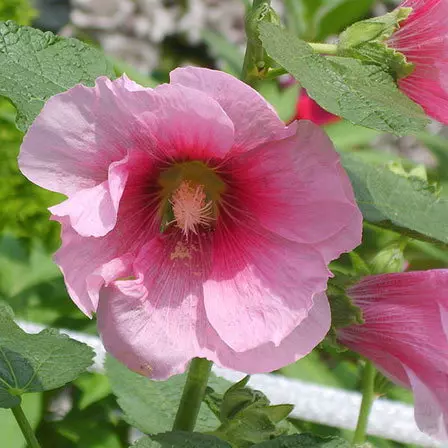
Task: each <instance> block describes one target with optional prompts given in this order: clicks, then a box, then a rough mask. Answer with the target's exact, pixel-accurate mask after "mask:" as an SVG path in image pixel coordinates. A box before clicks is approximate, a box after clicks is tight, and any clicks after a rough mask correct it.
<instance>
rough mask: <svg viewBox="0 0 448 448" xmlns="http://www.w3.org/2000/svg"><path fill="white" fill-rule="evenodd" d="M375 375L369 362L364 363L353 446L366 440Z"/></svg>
mask: <svg viewBox="0 0 448 448" xmlns="http://www.w3.org/2000/svg"><path fill="white" fill-rule="evenodd" d="M375 375H376V370H375V367H373V364H372V363H371V362H370V361H366V363H365V366H364V370H363V373H362V402H361V409H360V410H359V415H358V423H357V425H356V430H355V436H354V437H353V445H361V444H363V443H364V442H365V440H366V430H367V423H368V421H369V415H370V410H371V409H372V404H373V400H374V399H375V391H374V384H375Z"/></svg>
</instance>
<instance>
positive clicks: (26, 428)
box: [11, 404, 40, 448]
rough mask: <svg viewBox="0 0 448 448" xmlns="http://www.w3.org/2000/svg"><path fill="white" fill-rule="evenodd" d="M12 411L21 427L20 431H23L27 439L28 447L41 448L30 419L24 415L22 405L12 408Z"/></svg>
mask: <svg viewBox="0 0 448 448" xmlns="http://www.w3.org/2000/svg"><path fill="white" fill-rule="evenodd" d="M11 411H12V413H13V414H14V417H15V418H16V420H17V423H18V425H19V427H20V430H21V431H22V434H23V436H24V437H25V440H26V442H27V444H28V447H29V448H40V445H39V442H38V441H37V439H36V436H35V435H34V431H33V428H31V425H30V423H29V422H28V419H27V418H26V415H25V414H24V412H23V410H22V407H21V406H20V404H18V405H17V406H14V407H13V408H11Z"/></svg>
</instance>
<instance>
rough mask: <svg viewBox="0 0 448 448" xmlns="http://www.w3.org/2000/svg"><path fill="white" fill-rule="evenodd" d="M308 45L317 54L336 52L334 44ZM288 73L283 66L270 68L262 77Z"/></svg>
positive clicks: (273, 77) (336, 47) (271, 77)
mask: <svg viewBox="0 0 448 448" xmlns="http://www.w3.org/2000/svg"><path fill="white" fill-rule="evenodd" d="M308 45H309V46H310V47H312V48H313V50H314V52H315V53H317V54H325V55H336V54H337V52H338V46H337V45H334V44H314V43H312V42H308ZM287 73H288V71H287V70H285V69H284V68H283V67H279V68H272V69H271V70H269V71H268V72H267V73H266V74H265V75H264V76H263V79H275V78H278V77H279V76H282V75H286V74H287Z"/></svg>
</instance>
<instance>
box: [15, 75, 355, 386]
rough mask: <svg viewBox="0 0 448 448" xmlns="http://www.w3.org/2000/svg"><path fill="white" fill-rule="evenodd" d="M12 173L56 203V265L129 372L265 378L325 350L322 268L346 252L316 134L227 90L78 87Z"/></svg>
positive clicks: (336, 167) (348, 239) (56, 106)
mask: <svg viewBox="0 0 448 448" xmlns="http://www.w3.org/2000/svg"><path fill="white" fill-rule="evenodd" d="M19 163H20V168H21V170H22V171H23V173H24V174H25V175H26V176H27V177H28V178H29V179H30V180H32V181H33V182H35V183H37V184H38V185H40V186H42V187H44V188H47V189H50V190H54V191H57V192H60V193H63V194H65V195H67V196H68V199H67V200H66V201H64V202H62V203H61V204H59V205H57V206H55V207H52V208H51V212H52V213H53V217H54V219H56V220H58V221H59V222H60V223H61V224H62V247H61V248H60V249H59V251H58V252H57V254H56V257H55V259H56V262H57V263H58V265H59V266H60V267H61V270H62V272H63V273H64V277H65V282H66V285H67V288H68V291H69V293H70V296H71V297H72V299H73V300H74V302H75V303H76V304H77V305H78V307H79V308H80V309H81V310H82V311H84V313H86V314H87V315H91V314H92V313H94V312H96V313H97V318H98V327H99V331H100V333H101V337H102V339H103V342H104V344H105V346H106V348H107V350H108V351H110V352H111V353H112V354H113V355H114V356H115V357H116V358H118V359H119V360H121V361H122V362H123V363H125V364H126V365H128V366H129V367H130V368H131V369H133V370H135V371H138V372H140V373H142V374H145V375H148V376H150V377H152V378H156V379H162V378H167V377H169V376H170V375H173V374H176V373H180V372H182V371H184V369H185V368H186V365H187V363H188V361H189V360H190V359H191V358H193V357H206V358H208V359H210V360H213V361H215V362H216V363H218V364H219V365H221V366H226V367H230V368H234V369H238V370H241V371H244V372H248V373H254V372H266V371H271V370H274V369H277V368H279V367H281V366H283V365H285V364H288V363H291V362H293V361H295V360H296V359H298V358H300V357H302V356H304V355H306V354H307V353H309V352H310V351H311V350H312V349H313V348H314V346H315V345H316V344H317V343H318V342H319V341H320V340H321V339H322V338H323V337H324V336H325V334H326V332H327V330H328V328H329V325H330V311H329V305H328V301H327V299H326V297H325V294H324V291H325V289H326V282H327V279H328V277H329V275H330V273H329V271H328V269H327V264H328V263H329V261H330V260H333V259H335V258H336V257H338V256H339V255H340V254H341V253H342V252H347V251H350V250H352V249H353V248H354V247H356V246H357V245H358V244H359V243H360V238H361V221H362V219H361V214H360V212H359V210H358V208H357V206H356V204H355V200H354V196H353V192H352V188H351V185H350V182H349V180H348V177H347V175H346V173H345V172H344V170H343V169H342V167H341V165H340V161H339V157H338V155H337V153H336V152H335V150H334V148H333V146H332V144H331V142H330V141H329V139H328V138H327V137H326V135H325V134H324V133H323V132H322V131H321V130H320V129H319V128H318V127H316V126H314V125H313V124H312V123H309V122H302V123H299V124H297V123H294V124H293V125H291V126H285V125H284V123H283V122H282V121H281V120H280V119H279V117H278V116H277V114H276V113H275V112H274V110H273V109H272V108H271V107H270V106H269V105H268V104H267V103H266V102H265V100H264V99H263V98H262V97H261V96H260V95H259V94H258V93H257V92H256V91H255V90H253V89H252V88H250V87H248V86H247V85H245V84H244V83H242V82H240V81H238V80H237V79H235V78H233V77H232V76H230V75H227V74H225V73H222V72H218V71H212V70H207V69H201V68H191V67H190V68H183V69H177V70H175V71H173V72H172V73H171V84H164V85H161V86H159V87H157V88H155V89H146V88H143V87H141V86H139V85H137V84H135V83H133V82H132V81H130V80H129V79H128V78H126V77H125V76H124V77H122V78H120V79H117V80H116V81H110V80H108V79H106V78H99V79H98V80H97V83H96V86H95V87H94V88H87V87H84V86H82V85H78V86H76V87H74V88H72V89H70V90H69V91H67V92H65V93H62V94H59V95H56V96H54V97H53V98H51V99H50V100H49V101H48V102H47V103H46V105H45V107H44V108H43V110H42V112H41V113H40V115H39V116H38V117H37V119H36V120H35V122H34V123H33V125H32V126H31V128H30V130H29V131H28V134H27V135H26V136H25V139H24V143H23V145H22V148H21V154H20V159H19Z"/></svg>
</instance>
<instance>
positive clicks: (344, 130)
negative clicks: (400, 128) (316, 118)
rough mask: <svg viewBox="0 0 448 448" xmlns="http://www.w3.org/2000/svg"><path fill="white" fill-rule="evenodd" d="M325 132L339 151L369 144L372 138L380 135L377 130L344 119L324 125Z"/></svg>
mask: <svg viewBox="0 0 448 448" xmlns="http://www.w3.org/2000/svg"><path fill="white" fill-rule="evenodd" d="M325 132H326V133H327V134H328V136H329V137H330V139H331V141H332V142H333V144H334V146H336V148H337V149H338V150H340V151H353V150H354V149H357V148H363V147H365V146H369V145H370V143H371V142H372V141H373V139H374V138H376V137H378V136H379V135H381V133H380V132H378V131H375V130H373V129H368V128H365V127H363V126H355V125H353V124H351V123H349V122H348V121H345V120H341V121H338V122H337V123H332V124H330V125H329V126H326V127H325ZM377 152H378V151H377Z"/></svg>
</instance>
